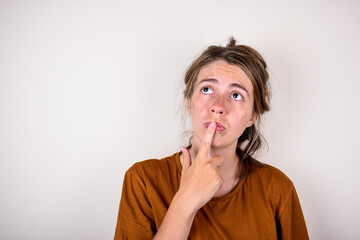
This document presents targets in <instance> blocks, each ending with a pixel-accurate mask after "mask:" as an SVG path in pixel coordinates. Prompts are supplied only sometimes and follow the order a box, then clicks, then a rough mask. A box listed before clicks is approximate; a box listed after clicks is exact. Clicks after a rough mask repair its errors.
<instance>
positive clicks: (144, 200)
mask: <svg viewBox="0 0 360 240" xmlns="http://www.w3.org/2000/svg"><path fill="white" fill-rule="evenodd" d="M141 173H142V172H141V169H139V167H138V166H137V164H135V165H134V166H133V167H131V168H130V169H129V170H128V171H127V172H126V173H125V177H124V183H123V189H122V195H121V200H120V206H119V214H118V221H117V225H116V230H115V237H114V240H119V239H121V240H125V239H130V240H132V239H153V237H154V235H155V230H154V228H155V227H154V226H155V225H154V224H153V222H154V220H153V214H152V209H151V205H150V203H149V201H148V197H147V191H146V184H145V181H144V178H143V177H142V176H141Z"/></svg>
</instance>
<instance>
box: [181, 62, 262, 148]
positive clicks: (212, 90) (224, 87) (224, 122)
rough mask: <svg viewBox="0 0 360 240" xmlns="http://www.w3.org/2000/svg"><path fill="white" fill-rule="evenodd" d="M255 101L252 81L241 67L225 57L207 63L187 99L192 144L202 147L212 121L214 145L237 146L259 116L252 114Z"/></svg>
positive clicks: (220, 146)
mask: <svg viewBox="0 0 360 240" xmlns="http://www.w3.org/2000/svg"><path fill="white" fill-rule="evenodd" d="M253 102H254V97H253V86H252V83H251V81H250V79H249V78H248V76H247V75H246V74H245V72H244V71H243V70H242V69H241V68H240V67H238V66H236V65H232V64H229V63H227V62H226V61H224V60H217V61H214V62H212V63H210V64H208V65H206V66H204V67H203V68H202V69H201V70H200V72H199V74H198V78H197V80H196V82H195V86H194V92H193V95H192V98H191V99H190V100H188V106H189V113H190V115H191V120H192V126H193V130H194V138H193V145H194V146H200V143H201V141H202V139H203V137H204V136H205V132H206V130H207V127H208V125H209V123H210V122H211V121H215V122H216V123H217V127H216V132H215V135H214V138H213V142H212V147H219V148H223V147H229V146H233V147H235V146H236V144H237V139H238V138H239V137H240V136H241V134H242V133H243V132H244V130H245V129H246V128H247V127H249V126H251V125H252V124H253V123H254V121H255V119H256V117H257V115H256V114H254V113H253Z"/></svg>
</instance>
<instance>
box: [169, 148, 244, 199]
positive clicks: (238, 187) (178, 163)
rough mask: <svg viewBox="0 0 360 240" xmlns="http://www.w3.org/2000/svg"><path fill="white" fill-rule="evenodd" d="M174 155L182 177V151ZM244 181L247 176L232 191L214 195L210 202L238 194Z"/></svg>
mask: <svg viewBox="0 0 360 240" xmlns="http://www.w3.org/2000/svg"><path fill="white" fill-rule="evenodd" d="M174 157H175V160H176V165H177V168H178V173H179V174H180V175H179V176H180V178H181V171H182V165H181V162H180V152H177V153H175V155H174ZM180 178H179V179H180ZM244 181H245V178H242V179H240V181H239V182H238V184H237V185H236V187H235V188H234V189H233V190H232V191H231V192H229V193H228V194H226V195H224V196H221V197H213V198H212V199H210V201H209V202H208V203H211V202H221V201H224V200H228V199H230V198H232V197H233V196H234V195H236V194H237V193H238V192H239V191H240V189H241V188H242V186H243V184H244Z"/></svg>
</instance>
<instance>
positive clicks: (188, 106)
mask: <svg viewBox="0 0 360 240" xmlns="http://www.w3.org/2000/svg"><path fill="white" fill-rule="evenodd" d="M186 105H187V106H186V107H187V110H188V113H189V115H190V116H191V101H190V99H188V98H187V99H186Z"/></svg>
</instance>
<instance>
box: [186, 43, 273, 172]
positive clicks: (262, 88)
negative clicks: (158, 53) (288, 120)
mask: <svg viewBox="0 0 360 240" xmlns="http://www.w3.org/2000/svg"><path fill="white" fill-rule="evenodd" d="M216 60H225V61H226V62H227V63H229V64H234V65H236V66H239V67H240V68H241V69H242V70H243V71H244V72H245V73H246V75H247V76H248V77H249V78H250V80H251V83H252V85H253V89H254V92H253V94H254V112H256V113H257V115H258V119H257V121H256V122H255V123H254V124H253V125H252V126H250V127H248V128H246V129H245V131H244V133H243V134H242V135H241V136H240V137H239V139H238V143H237V150H236V151H237V153H238V155H239V157H240V164H239V167H240V177H245V176H246V175H248V174H249V173H250V171H251V163H253V164H255V165H257V166H262V164H261V163H260V162H258V161H256V160H255V159H254V158H253V157H252V156H253V155H254V153H255V152H256V151H257V150H258V149H259V148H260V147H261V146H262V144H263V143H264V141H265V140H264V138H263V137H262V135H261V134H260V132H259V129H258V127H259V124H260V120H261V115H262V114H263V113H265V112H267V111H269V110H270V105H269V102H270V84H269V74H268V72H267V70H266V67H267V66H266V63H265V61H264V59H263V58H262V56H261V55H260V54H259V52H257V51H256V50H255V49H253V48H251V47H249V46H246V45H236V40H235V39H234V38H233V37H231V38H230V39H229V43H228V44H227V45H226V47H222V46H214V45H213V46H210V47H208V48H207V49H206V50H205V51H204V52H203V53H202V54H201V55H200V56H199V57H198V58H197V59H195V61H194V62H193V63H192V64H191V65H190V67H189V69H188V70H187V72H186V74H185V79H184V83H185V90H184V98H185V99H191V97H192V94H193V92H194V85H195V82H196V79H197V76H198V74H199V72H200V69H201V68H203V67H204V66H206V65H208V64H210V63H212V62H214V61H216Z"/></svg>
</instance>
